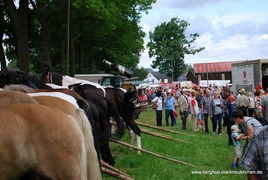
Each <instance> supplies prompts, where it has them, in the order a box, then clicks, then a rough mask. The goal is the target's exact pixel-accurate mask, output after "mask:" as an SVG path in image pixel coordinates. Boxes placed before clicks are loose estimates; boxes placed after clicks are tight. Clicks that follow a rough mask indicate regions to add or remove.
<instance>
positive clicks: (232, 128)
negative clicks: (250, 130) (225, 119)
mask: <svg viewBox="0 0 268 180" xmlns="http://www.w3.org/2000/svg"><path fill="white" fill-rule="evenodd" d="M231 131H232V132H239V128H238V127H237V125H232V127H231Z"/></svg>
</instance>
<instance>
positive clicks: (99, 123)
mask: <svg viewBox="0 0 268 180" xmlns="http://www.w3.org/2000/svg"><path fill="white" fill-rule="evenodd" d="M4 89H8V90H19V91H23V92H26V93H28V95H30V96H33V97H35V96H44V95H45V96H56V97H59V98H63V99H65V100H67V101H69V102H70V103H72V104H74V103H76V101H77V102H79V103H78V105H79V107H80V108H82V109H84V110H85V109H87V107H85V106H89V109H90V110H86V112H88V113H86V114H87V116H88V119H89V121H90V123H91V124H92V126H93V134H94V139H95V141H94V142H95V147H96V149H97V152H98V154H101V157H102V159H103V160H104V161H105V162H108V163H109V164H110V165H114V164H115V161H114V158H113V156H112V154H111V151H110V148H109V139H110V138H111V137H113V138H116V139H119V138H121V137H122V136H123V134H124V130H125V125H124V123H123V121H122V120H121V117H120V116H119V114H118V113H117V111H116V109H115V108H114V105H113V104H112V103H110V102H109V101H108V100H107V99H106V98H104V97H103V98H98V99H97V101H95V102H94V103H92V102H91V101H86V105H85V103H83V104H84V105H83V106H82V107H81V103H82V102H84V101H85V100H84V99H83V98H82V97H81V96H80V95H78V94H77V95H76V96H75V97H76V98H78V99H77V100H75V98H74V97H71V96H69V95H67V94H62V93H60V92H57V91H58V90H59V89H55V90H53V89H48V90H46V89H45V90H44V91H45V92H42V91H43V90H42V89H32V88H30V87H27V86H25V85H9V86H5V87H4ZM67 90H69V91H72V90H70V89H67ZM29 92H30V93H29ZM72 92H73V91H72ZM73 93H75V92H73ZM68 94H70V93H68ZM74 105H76V104H74ZM58 106H61V104H60V103H59V104H58ZM76 106H77V105H76ZM110 116H112V117H114V119H115V122H116V124H117V129H116V131H114V132H113V133H112V132H111V126H110V122H109V117H110Z"/></svg>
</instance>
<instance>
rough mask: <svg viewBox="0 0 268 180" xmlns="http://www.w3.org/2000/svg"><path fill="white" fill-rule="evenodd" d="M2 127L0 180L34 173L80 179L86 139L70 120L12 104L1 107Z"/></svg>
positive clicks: (47, 110)
mask: <svg viewBox="0 0 268 180" xmlns="http://www.w3.org/2000/svg"><path fill="white" fill-rule="evenodd" d="M0 124H1V125H0V156H1V158H0V164H1V167H0V179H16V178H18V177H20V176H21V175H23V174H24V173H26V172H27V171H29V170H32V169H33V170H34V171H35V172H36V173H37V174H41V175H45V176H46V177H49V178H51V179H60V177H61V178H62V177H64V179H65V178H67V179H76V178H81V171H82V170H81V169H80V168H81V162H79V161H81V157H80V156H81V152H82V151H83V150H82V146H81V144H82V141H83V139H82V134H81V130H80V129H79V127H78V126H77V125H76V123H74V121H73V119H72V118H71V117H69V116H67V115H65V114H64V113H63V112H60V111H57V110H54V109H52V108H48V107H45V106H42V105H37V104H12V105H6V106H2V107H0ZM55 167H60V168H56V169H57V170H55Z"/></svg>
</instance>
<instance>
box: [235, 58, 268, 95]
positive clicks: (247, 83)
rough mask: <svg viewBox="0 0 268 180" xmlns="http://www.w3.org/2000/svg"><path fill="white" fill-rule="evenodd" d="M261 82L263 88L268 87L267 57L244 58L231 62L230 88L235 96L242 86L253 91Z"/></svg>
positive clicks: (247, 90)
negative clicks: (244, 59)
mask: <svg viewBox="0 0 268 180" xmlns="http://www.w3.org/2000/svg"><path fill="white" fill-rule="evenodd" d="M259 82H262V87H263V89H264V90H266V89H267V88H268V59H257V60H246V61H241V62H238V63H233V64H232V90H233V92H234V95H235V96H237V94H238V91H239V90H240V89H241V88H244V89H245V90H246V92H253V91H254V88H255V87H256V86H257V85H258V83H259Z"/></svg>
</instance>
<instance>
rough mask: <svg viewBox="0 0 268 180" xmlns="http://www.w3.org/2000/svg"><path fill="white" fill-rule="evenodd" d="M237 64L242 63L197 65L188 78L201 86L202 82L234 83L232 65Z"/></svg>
mask: <svg viewBox="0 0 268 180" xmlns="http://www.w3.org/2000/svg"><path fill="white" fill-rule="evenodd" d="M237 62H241V61H229V62H210V63H196V64H193V69H192V70H191V71H189V72H188V73H187V75H186V77H187V80H188V81H192V82H193V83H195V84H199V82H200V80H230V81H232V63H237Z"/></svg>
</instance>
